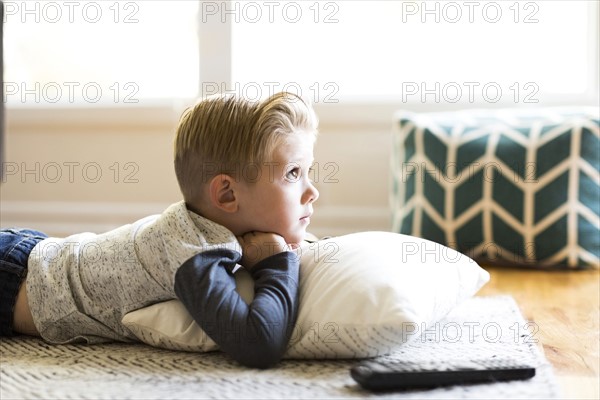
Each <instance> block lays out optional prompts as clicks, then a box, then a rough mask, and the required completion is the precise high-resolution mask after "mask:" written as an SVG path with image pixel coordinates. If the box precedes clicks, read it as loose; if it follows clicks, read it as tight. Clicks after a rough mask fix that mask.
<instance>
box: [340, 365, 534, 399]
mask: <svg viewBox="0 0 600 400" xmlns="http://www.w3.org/2000/svg"><path fill="white" fill-rule="evenodd" d="M350 375H351V376H352V378H354V380H355V381H356V382H358V383H359V384H360V385H361V386H362V387H363V388H365V389H368V390H372V391H384V390H401V389H413V388H434V387H438V386H448V385H461V384H471V383H483V382H496V381H507V380H513V379H529V378H531V377H533V376H535V367H533V366H531V365H527V364H524V363H521V362H518V361H516V360H513V359H510V358H495V357H493V358H489V359H478V360H464V361H463V360H452V361H442V360H436V361H433V360H432V361H422V362H410V361H402V360H380V361H377V360H368V361H363V362H361V363H360V364H358V365H356V366H354V367H352V369H351V370H350Z"/></svg>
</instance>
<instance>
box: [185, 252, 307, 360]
mask: <svg viewBox="0 0 600 400" xmlns="http://www.w3.org/2000/svg"><path fill="white" fill-rule="evenodd" d="M240 259H241V254H240V253H238V252H236V251H234V250H230V249H215V250H209V251H206V252H202V253H199V254H197V255H195V256H194V257H192V258H190V259H189V260H187V261H186V262H184V263H183V264H182V265H181V267H180V268H179V269H178V270H177V273H176V275H175V293H176V295H177V296H178V297H179V299H180V300H181V302H182V303H183V304H184V305H185V307H186V308H187V310H188V312H189V313H190V314H191V316H192V317H193V318H194V320H195V321H196V323H197V324H198V325H199V326H200V327H201V328H202V329H203V330H204V331H205V332H206V334H207V335H208V336H210V338H211V339H212V340H214V341H215V343H217V344H218V345H219V347H220V348H221V350H223V351H225V352H227V353H228V354H230V355H231V356H232V357H233V358H234V359H235V360H237V361H238V362H240V363H241V364H243V365H246V366H249V367H255V368H268V367H271V366H273V365H274V364H276V363H277V362H279V360H280V359H281V357H282V356H283V354H284V353H285V351H286V349H287V346H288V342H289V339H290V337H291V334H292V330H293V328H294V324H295V322H296V318H297V316H298V274H299V261H298V257H297V256H296V255H295V254H294V253H292V252H282V253H278V254H274V255H272V256H270V257H268V258H265V259H264V260H262V261H261V262H259V263H258V264H256V265H255V266H254V267H253V268H252V270H251V271H250V274H251V275H252V277H253V278H254V281H255V282H254V292H255V294H254V300H253V301H252V303H250V304H246V303H245V302H244V300H243V299H242V298H241V297H240V295H239V294H238V293H237V292H236V290H235V288H236V285H235V278H234V277H233V274H232V272H231V271H232V270H233V268H234V267H235V265H236V263H237V262H239V260H240Z"/></svg>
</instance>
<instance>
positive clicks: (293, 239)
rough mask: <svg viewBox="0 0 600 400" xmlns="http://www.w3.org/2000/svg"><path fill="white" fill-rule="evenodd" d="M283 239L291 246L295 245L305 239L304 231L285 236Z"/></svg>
mask: <svg viewBox="0 0 600 400" xmlns="http://www.w3.org/2000/svg"><path fill="white" fill-rule="evenodd" d="M284 239H285V242H286V243H287V244H288V245H290V246H292V247H297V246H299V245H300V244H301V243H302V242H303V241H304V240H305V239H306V231H303V232H298V233H295V234H293V235H288V236H285V237H284Z"/></svg>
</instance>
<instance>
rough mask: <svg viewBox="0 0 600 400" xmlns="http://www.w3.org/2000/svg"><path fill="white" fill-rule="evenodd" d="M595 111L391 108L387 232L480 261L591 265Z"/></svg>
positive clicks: (599, 241)
mask: <svg viewBox="0 0 600 400" xmlns="http://www.w3.org/2000/svg"><path fill="white" fill-rule="evenodd" d="M598 120H599V111H598V109H594V108H587V107H578V108H539V109H502V110H495V111H490V110H468V111H467V110H465V111H457V112H444V113H410V112H399V113H398V114H397V115H396V116H395V121H397V122H396V123H395V129H394V135H393V137H394V149H393V152H392V153H393V156H392V163H391V168H392V174H391V176H392V192H391V203H392V211H393V230H394V231H395V232H399V233H404V234H409V235H413V236H418V237H422V238H426V239H429V240H433V241H436V242H438V243H441V244H444V245H447V246H449V247H453V248H455V249H457V250H459V251H462V252H464V253H466V254H467V255H468V256H470V257H471V258H473V259H476V260H478V261H481V262H483V263H488V264H502V265H515V266H517V265H518V266H529V267H534V268H572V269H576V268H590V267H593V268H599V267H600V127H599V121H598Z"/></svg>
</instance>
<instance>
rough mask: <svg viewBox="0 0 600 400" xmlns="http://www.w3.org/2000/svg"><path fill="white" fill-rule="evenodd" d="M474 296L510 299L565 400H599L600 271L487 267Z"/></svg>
mask: <svg viewBox="0 0 600 400" xmlns="http://www.w3.org/2000/svg"><path fill="white" fill-rule="evenodd" d="M485 269H486V270H487V271H489V272H490V274H491V279H490V282H489V283H488V284H487V285H486V286H484V288H483V289H482V290H481V291H480V292H479V293H478V295H483V296H489V295H498V294H509V295H512V296H513V297H514V298H515V300H516V301H517V303H518V304H519V307H520V308H521V311H522V313H523V315H524V316H525V318H526V319H528V320H529V321H531V322H533V323H535V326H536V327H537V328H539V330H538V331H537V332H536V333H535V336H534V337H535V338H536V339H538V340H539V345H540V346H541V347H542V348H543V350H544V353H545V355H546V358H547V359H548V360H549V361H550V362H551V363H552V365H553V366H554V372H555V375H556V376H557V378H558V381H559V385H560V386H561V389H562V395H563V397H564V398H569V399H598V398H600V393H599V387H600V379H599V376H600V353H599V343H600V335H599V320H600V270H593V271H564V272H563V271H548V272H545V271H532V270H523V269H507V268H499V267H486V268H485Z"/></svg>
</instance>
